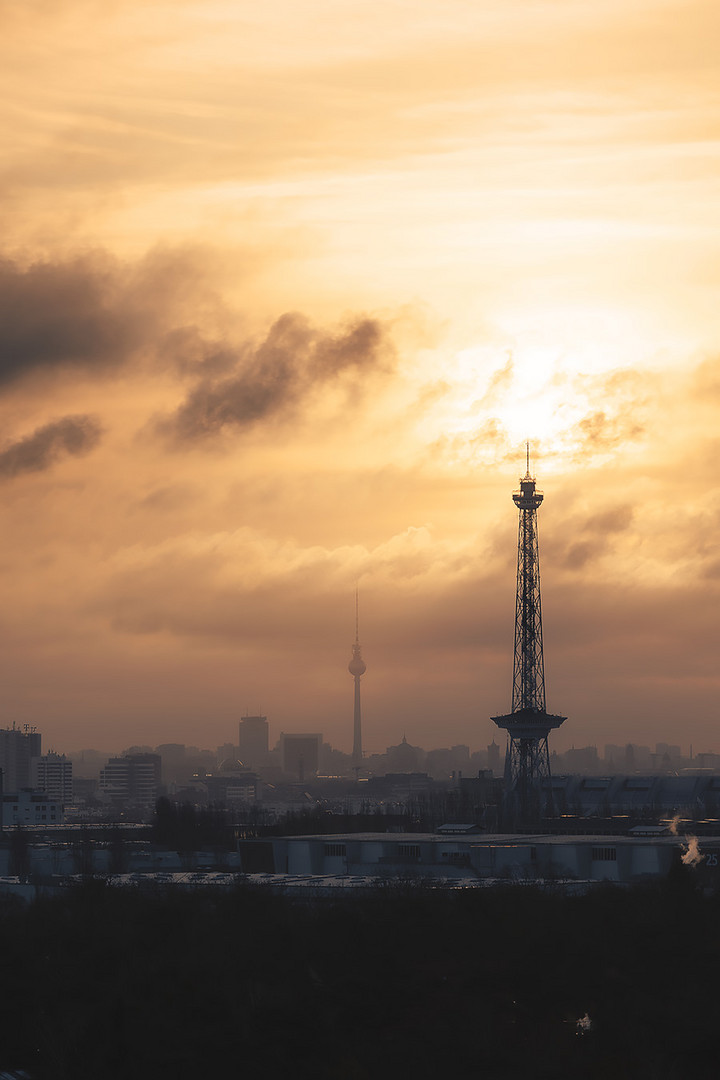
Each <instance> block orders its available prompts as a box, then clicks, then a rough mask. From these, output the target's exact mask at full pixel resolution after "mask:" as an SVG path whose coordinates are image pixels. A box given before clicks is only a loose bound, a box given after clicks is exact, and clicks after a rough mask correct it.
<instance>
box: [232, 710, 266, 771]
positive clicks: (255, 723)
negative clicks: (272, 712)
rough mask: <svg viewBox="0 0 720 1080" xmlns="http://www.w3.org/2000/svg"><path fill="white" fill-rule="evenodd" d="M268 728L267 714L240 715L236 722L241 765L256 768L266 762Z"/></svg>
mask: <svg viewBox="0 0 720 1080" xmlns="http://www.w3.org/2000/svg"><path fill="white" fill-rule="evenodd" d="M268 730H269V728H268V721H267V716H243V717H242V719H241V720H240V723H239V724H238V751H239V755H240V760H241V761H242V763H243V765H246V766H247V767H248V768H251V769H257V768H259V767H260V766H262V765H265V764H266V762H267V756H268Z"/></svg>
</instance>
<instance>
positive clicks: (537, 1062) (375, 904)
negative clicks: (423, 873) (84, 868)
mask: <svg viewBox="0 0 720 1080" xmlns="http://www.w3.org/2000/svg"><path fill="white" fill-rule="evenodd" d="M719 960H720V901H719V900H718V899H717V898H714V897H711V898H704V897H702V896H701V895H700V894H699V893H698V892H697V891H696V889H695V887H694V883H693V879H692V877H691V875H690V873H689V872H687V871H685V870H684V868H678V871H677V873H676V874H674V875H673V877H672V879H671V880H669V881H668V882H666V883H663V884H662V885H656V886H648V887H644V888H635V889H632V890H622V889H618V888H612V887H606V888H605V887H604V888H601V889H598V890H596V891H594V892H591V893H589V894H588V895H586V896H577V897H572V896H565V895H561V894H559V893H553V892H547V891H542V890H540V889H537V888H534V887H530V886H513V887H507V888H502V889H487V890H474V891H468V892H459V893H456V894H448V893H440V892H432V891H429V890H425V889H424V888H423V887H421V886H419V885H413V883H412V882H410V881H407V882H404V883H400V884H395V885H387V886H386V887H384V888H381V889H379V890H378V891H376V892H375V893H373V894H371V895H364V896H362V897H360V896H353V897H349V898H347V899H344V900H342V901H332V902H330V901H317V902H315V903H307V902H306V903H302V904H300V903H297V902H292V901H290V900H288V899H285V898H283V897H280V896H274V895H272V894H269V893H267V892H264V891H261V890H259V889H254V890H253V889H250V888H248V887H244V886H242V885H241V884H239V885H238V887H237V888H235V889H230V890H227V891H222V890H219V889H216V890H210V889H202V890H197V891H194V892H183V891H180V890H177V889H176V890H170V889H168V890H166V891H158V890H147V891H145V890H140V891H128V890H120V889H113V888H111V887H109V886H106V885H104V884H101V883H100V882H97V881H89V882H87V883H86V884H84V885H79V886H77V888H76V889H74V890H70V891H68V892H67V893H65V894H63V895H62V896H59V897H56V898H52V899H51V898H47V899H40V900H38V901H36V902H35V903H34V904H31V905H28V906H22V905H20V904H16V903H10V902H9V901H4V902H3V905H2V906H1V907H0V966H1V970H2V986H3V1007H2V1010H0V1070H2V1069H25V1070H27V1072H28V1073H29V1074H30V1076H31V1077H33V1078H34V1080H46V1078H52V1080H85V1078H88V1080H90V1078H92V1080H98V1078H99V1077H102V1078H103V1080H113V1078H116V1077H117V1078H120V1077H122V1078H123V1080H125V1078H127V1077H133V1078H137V1080H143V1078H146V1077H147V1078H150V1077H152V1078H153V1080H157V1078H158V1077H163V1078H164V1077H172V1078H178V1080H184V1078H188V1080H189V1078H190V1077H192V1078H193V1080H196V1078H197V1077H203V1078H210V1080H212V1078H214V1077H223V1078H224V1077H251V1076H256V1075H262V1076H265V1077H270V1078H280V1077H283V1078H284V1077H290V1076H292V1077H300V1078H310V1077H313V1078H314V1080H345V1078H347V1080H391V1078H392V1080H398V1078H402V1077H409V1078H410V1077H419V1078H423V1077H433V1078H437V1077H447V1076H454V1077H459V1078H471V1077H472V1078H489V1080H493V1078H507V1080H530V1078H532V1080H559V1078H568V1080H569V1078H573V1080H576V1078H578V1077H583V1078H590V1080H607V1078H608V1077H610V1076H612V1077H613V1078H614V1080H626V1078H627V1080H651V1078H652V1080H671V1078H673V1080H686V1078H687V1077H693V1078H696V1080H704V1078H706V1077H711V1076H712V1077H715V1076H716V1075H717V1061H718V1043H717V1030H718V1028H717V1021H718V970H719V968H718V961H719ZM586 1014H587V1015H588V1017H589V1022H590V1024H591V1025H592V1026H591V1027H590V1028H589V1029H587V1030H585V1033H582V1032H583V1028H578V1026H577V1021H578V1020H579V1019H580V1018H583V1017H585V1015H586Z"/></svg>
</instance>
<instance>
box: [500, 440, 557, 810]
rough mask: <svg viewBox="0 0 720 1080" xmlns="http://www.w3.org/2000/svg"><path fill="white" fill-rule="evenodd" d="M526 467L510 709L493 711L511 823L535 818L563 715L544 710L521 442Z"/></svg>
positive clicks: (533, 507)
mask: <svg viewBox="0 0 720 1080" xmlns="http://www.w3.org/2000/svg"><path fill="white" fill-rule="evenodd" d="M526 459H527V472H526V474H525V476H524V477H521V479H520V490H519V491H514V492H513V502H514V503H515V505H516V506H517V508H518V510H519V511H520V516H519V527H518V556H517V590H516V595H515V648H514V654H513V690H512V712H511V713H509V715H507V716H493V717H492V719H493V721H494V723H496V724H497V726H498V727H499V728H502V729H504V730H505V731H507V736H508V741H507V753H506V760H505V783H506V791H505V796H506V806H507V807H508V808H509V810H510V816H511V817H512V819H513V820H514V823H515V824H516V825H521V826H522V825H524V826H531V825H532V824H533V823H534V822H536V821H537V820H539V817H540V814H541V797H542V790H541V789H542V786H543V783H545V784H546V785H547V788H548V792H547V794H548V796H549V798H550V800H551V799H552V788H551V786H550V755H549V752H548V741H547V740H548V734H549V732H550V731H552V730H554V729H555V728H559V727H560V725H561V724H563V723H564V721H565V720H566V717H564V716H555V715H553V714H551V713H548V712H547V709H546V706H545V660H544V655H543V637H542V609H541V604H540V556H539V550H538V530H537V512H538V507H539V506H540V505H541V503H542V501H543V494H542V492H540V491H537V490H536V487H535V478H534V477H533V476H532V475H531V473H530V443H529V442H528V444H527V448H526Z"/></svg>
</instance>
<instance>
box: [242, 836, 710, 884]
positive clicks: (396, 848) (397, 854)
mask: <svg viewBox="0 0 720 1080" xmlns="http://www.w3.org/2000/svg"><path fill="white" fill-rule="evenodd" d="M240 858H241V869H242V870H243V871H244V872H246V873H256V872H259V871H265V872H267V873H276V874H295V875H302V874H308V875H326V876H327V875H338V874H340V875H343V874H347V875H350V876H359V877H377V878H389V877H402V876H407V877H416V878H434V877H443V878H452V877H467V876H468V875H474V876H477V877H478V878H496V879H497V878H500V879H502V878H506V879H510V880H512V879H515V880H522V879H536V880H553V879H561V878H562V879H577V880H585V881H617V882H636V881H642V880H649V879H652V878H660V877H665V876H666V875H667V874H668V873H669V872H670V870H671V869H672V867H673V866H674V865H679V864H680V863H681V862H682V861H685V862H686V863H690V864H691V865H695V866H697V867H698V869H700V870H701V871H702V874H703V878H705V877H709V878H710V883H711V884H712V883H713V882H714V878H715V876H716V875H717V873H718V861H719V859H720V837H704V838H703V839H702V841H701V842H700V844H699V843H698V841H697V840H696V839H695V838H689V837H681V836H672V835H663V836H657V835H651V836H638V835H635V836H532V835H493V836H489V835H474V836H447V835H438V834H435V833H432V834H429V833H346V834H343V835H332V836H285V837H272V838H268V839H258V840H244V841H241V842H240ZM718 884H720V879H718Z"/></svg>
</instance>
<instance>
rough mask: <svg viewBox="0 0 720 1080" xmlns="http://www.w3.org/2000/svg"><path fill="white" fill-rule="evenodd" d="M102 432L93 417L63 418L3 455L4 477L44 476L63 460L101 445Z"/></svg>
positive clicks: (0, 472) (1, 469) (1, 473)
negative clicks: (40, 474) (23, 474)
mask: <svg viewBox="0 0 720 1080" xmlns="http://www.w3.org/2000/svg"><path fill="white" fill-rule="evenodd" d="M101 434H102V429H101V427H100V424H99V423H98V421H97V420H96V419H95V418H94V417H92V416H63V417H62V419H60V420H53V421H52V423H50V424H45V425H44V427H40V428H37V429H36V430H35V431H34V432H33V433H32V435H26V436H25V438H24V439H19V440H18V441H17V442H14V443H10V445H9V446H6V447H5V449H4V450H2V451H0V477H8V478H9V477H13V476H18V475H19V474H21V473H28V472H43V471H44V470H45V469H49V468H50V467H51V466H52V465H54V464H55V462H56V461H58V460H59V459H60V458H62V457H65V456H70V457H80V456H81V455H83V454H87V453H89V452H90V451H91V450H92V449H93V448H94V447H95V446H97V444H98V442H99V441H100V436H101Z"/></svg>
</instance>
